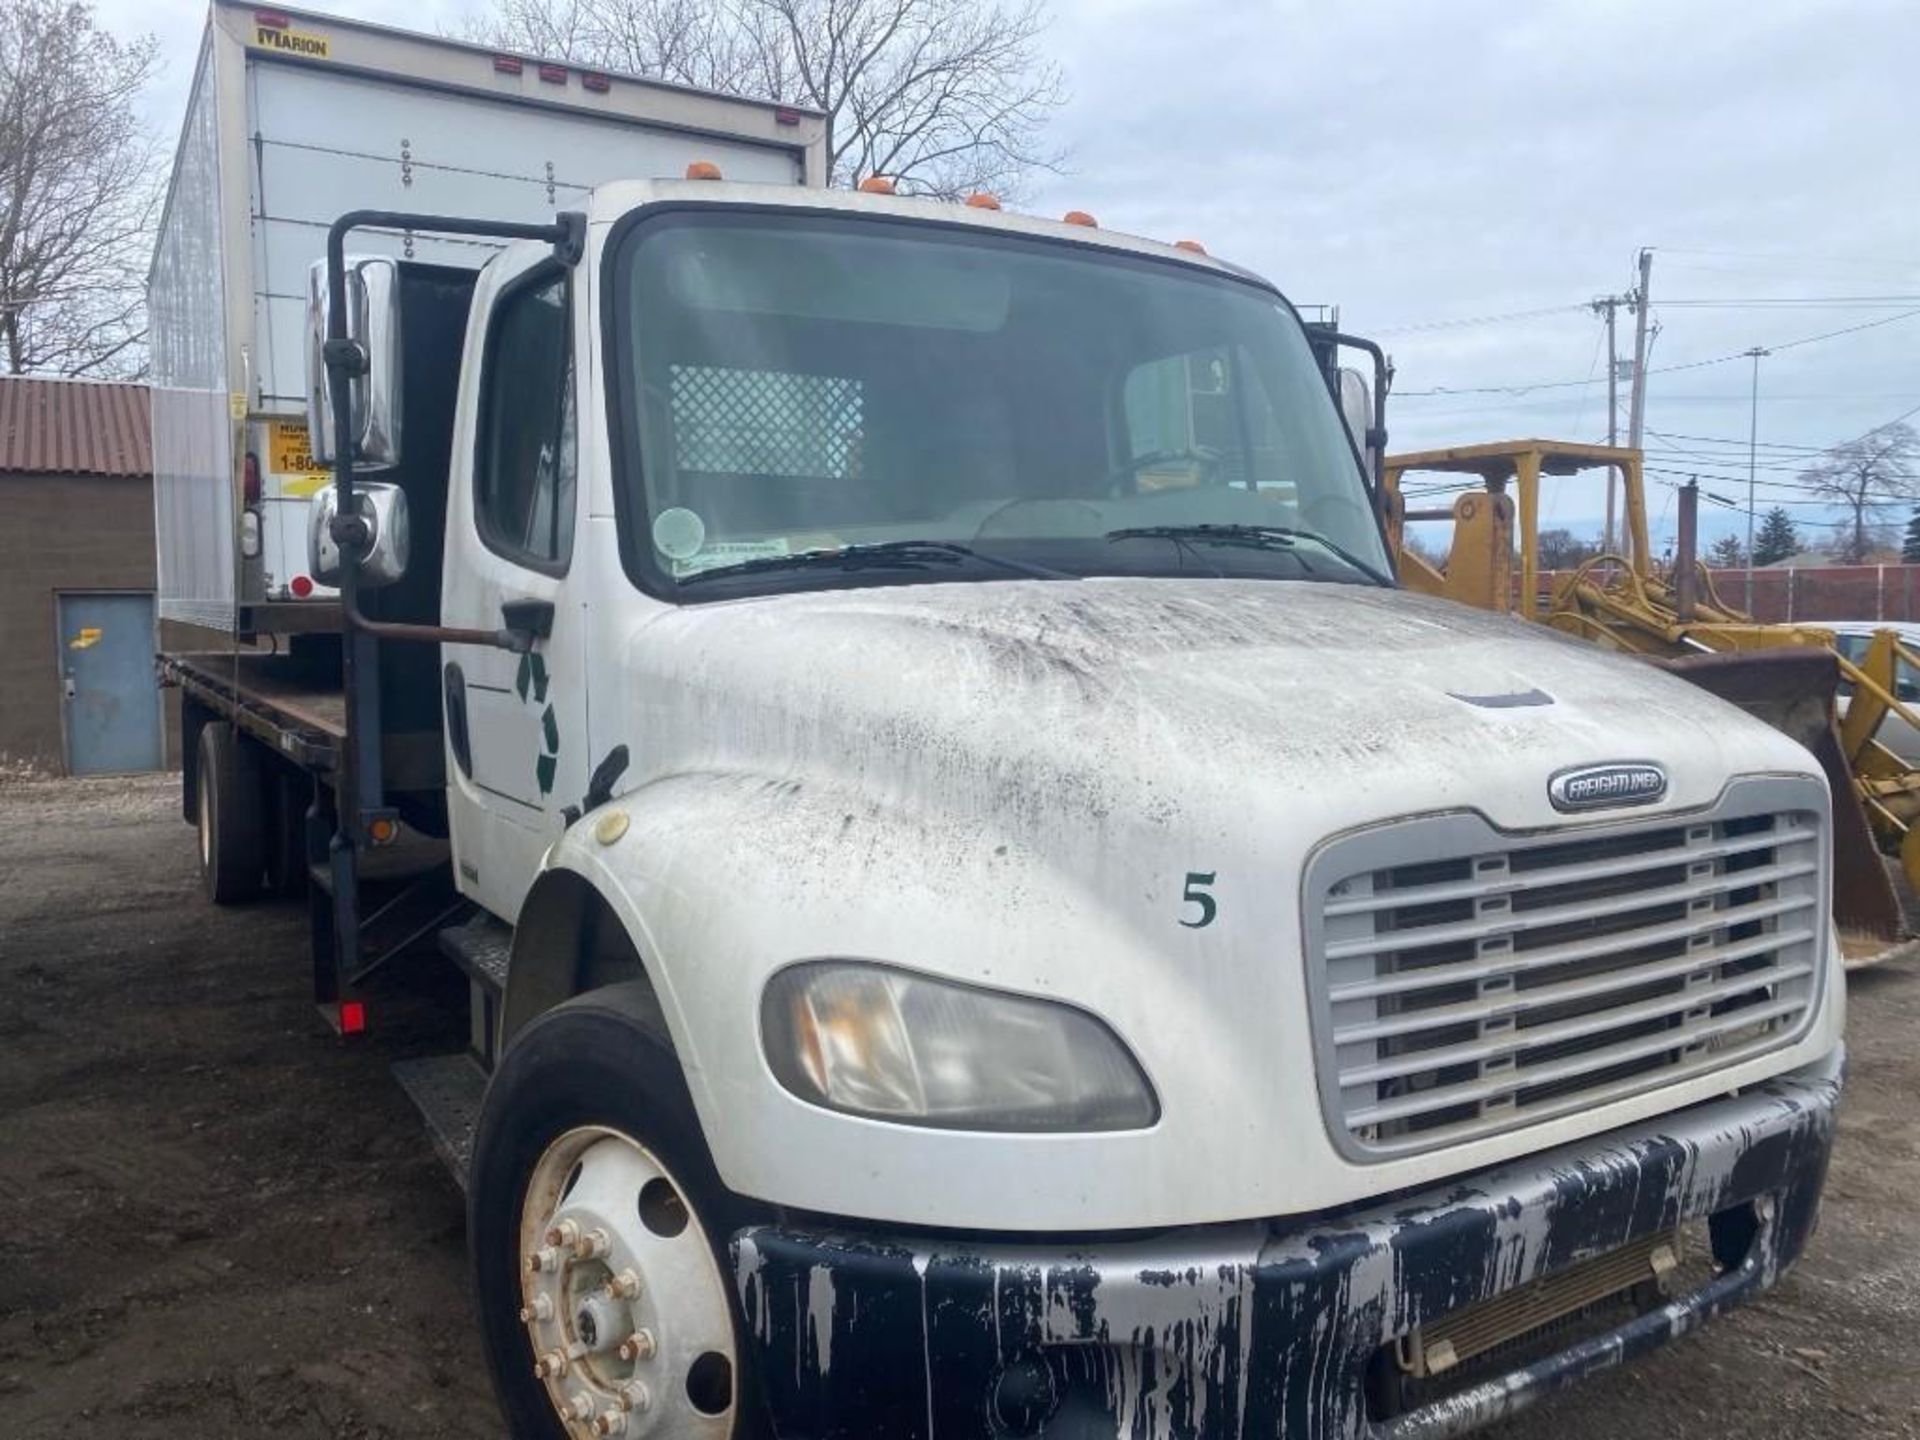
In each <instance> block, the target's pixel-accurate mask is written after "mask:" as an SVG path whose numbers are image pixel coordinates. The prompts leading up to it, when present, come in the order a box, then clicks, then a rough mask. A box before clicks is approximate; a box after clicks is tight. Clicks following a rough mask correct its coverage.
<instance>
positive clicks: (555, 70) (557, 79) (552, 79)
mask: <svg viewBox="0 0 1920 1440" xmlns="http://www.w3.org/2000/svg"><path fill="white" fill-rule="evenodd" d="M540 78H541V79H542V80H544V81H546V82H547V83H548V84H549V85H564V84H566V83H567V67H566V66H564V65H542V66H541V67H540Z"/></svg>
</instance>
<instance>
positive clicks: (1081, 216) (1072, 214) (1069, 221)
mask: <svg viewBox="0 0 1920 1440" xmlns="http://www.w3.org/2000/svg"><path fill="white" fill-rule="evenodd" d="M1060 223H1061V224H1063V225H1085V226H1087V227H1088V228H1089V229H1092V230H1098V229H1099V228H1100V222H1099V221H1098V220H1096V219H1094V218H1093V216H1091V215H1089V214H1088V213H1087V212H1086V211H1084V210H1069V211H1068V212H1067V213H1066V214H1064V215H1062V216H1061V217H1060Z"/></svg>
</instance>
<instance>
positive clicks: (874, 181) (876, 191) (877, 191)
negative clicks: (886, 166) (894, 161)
mask: <svg viewBox="0 0 1920 1440" xmlns="http://www.w3.org/2000/svg"><path fill="white" fill-rule="evenodd" d="M857 188H859V189H861V190H864V191H866V193H867V194H869V195H891V194H893V181H891V180H889V179H888V178H887V177H886V176H884V175H869V176H867V178H866V179H864V180H862V181H861V182H860V184H859V186H858V187H857Z"/></svg>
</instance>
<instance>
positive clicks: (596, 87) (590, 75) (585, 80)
mask: <svg viewBox="0 0 1920 1440" xmlns="http://www.w3.org/2000/svg"><path fill="white" fill-rule="evenodd" d="M580 83H581V85H583V86H585V87H586V88H587V89H589V90H591V91H593V92H594V93H595V94H596V95H604V94H606V93H607V91H609V90H611V89H613V79H612V77H611V76H607V75H601V74H599V73H597V72H596V71H592V70H587V71H583V72H582V73H581V76H580Z"/></svg>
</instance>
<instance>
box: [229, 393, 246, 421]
mask: <svg viewBox="0 0 1920 1440" xmlns="http://www.w3.org/2000/svg"><path fill="white" fill-rule="evenodd" d="M227 416H228V418H229V419H233V420H244V419H246V418H247V397H246V396H244V395H242V394H241V393H240V392H239V391H238V390H236V391H234V392H233V393H232V394H231V395H229V396H227Z"/></svg>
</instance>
